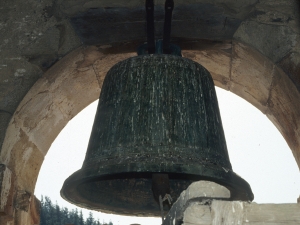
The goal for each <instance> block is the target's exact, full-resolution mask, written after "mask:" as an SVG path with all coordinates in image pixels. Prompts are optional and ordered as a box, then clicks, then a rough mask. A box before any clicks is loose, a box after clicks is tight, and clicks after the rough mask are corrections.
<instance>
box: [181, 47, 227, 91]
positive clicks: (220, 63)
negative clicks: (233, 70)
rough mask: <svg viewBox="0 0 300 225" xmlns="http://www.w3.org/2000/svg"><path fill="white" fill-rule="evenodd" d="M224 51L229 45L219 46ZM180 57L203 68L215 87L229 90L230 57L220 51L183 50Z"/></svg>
mask: <svg viewBox="0 0 300 225" xmlns="http://www.w3.org/2000/svg"><path fill="white" fill-rule="evenodd" d="M221 47H223V48H226V50H228V49H231V45H229V44H227V45H226V46H221ZM182 55H183V56H184V57H186V58H189V59H191V60H193V61H195V62H197V63H199V64H201V65H202V66H204V67H205V68H206V69H207V70H208V71H209V72H210V74H211V75H212V77H213V80H214V83H215V85H217V86H219V87H221V88H224V89H226V90H229V86H230V84H229V82H230V64H231V55H230V54H229V53H227V52H226V51H223V50H222V49H219V50H217V49H214V48H212V49H205V50H199V51H195V50H183V51H182Z"/></svg>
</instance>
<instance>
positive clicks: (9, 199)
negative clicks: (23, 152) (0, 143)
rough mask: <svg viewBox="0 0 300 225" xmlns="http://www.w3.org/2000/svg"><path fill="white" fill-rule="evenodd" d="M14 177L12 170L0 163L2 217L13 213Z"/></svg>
mask: <svg viewBox="0 0 300 225" xmlns="http://www.w3.org/2000/svg"><path fill="white" fill-rule="evenodd" d="M13 195H14V179H13V177H12V172H11V171H10V170H9V169H8V168H7V167H6V166H5V165H4V164H0V217H1V216H6V217H7V216H8V217H12V215H13Z"/></svg>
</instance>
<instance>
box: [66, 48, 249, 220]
mask: <svg viewBox="0 0 300 225" xmlns="http://www.w3.org/2000/svg"><path fill="white" fill-rule="evenodd" d="M153 173H163V174H168V175H169V179H170V191H171V196H172V197H173V199H175V200H176V199H177V197H178V196H179V195H180V193H181V192H182V191H183V190H184V189H186V188H187V187H188V186H189V184H191V183H192V182H194V181H198V180H208V181H214V182H216V183H219V184H221V185H224V186H226V187H227V188H228V189H229V190H230V191H231V199H232V200H244V201H251V200H253V194H252V191H251V188H250V186H249V184H248V183H247V182H246V181H245V180H243V179H242V178H241V177H239V176H238V175H236V174H235V173H234V172H233V171H232V168H231V164H230V161H229V156H228V152H227V147H226V141H225V137H224V132H223V127H222V122H221V117H220V112H219V108H218V102H217V97H216V92H215V88H214V83H213V80H212V77H211V75H210V73H209V72H208V71H207V70H206V69H205V68H204V67H203V66H201V65H200V64H198V63H196V62H193V61H191V60H189V59H186V58H182V57H179V56H174V55H164V54H154V55H142V56H137V57H133V58H129V59H126V60H124V61H122V62H120V63H118V64H116V65H115V66H113V67H112V68H111V69H110V71H109V72H108V74H107V76H106V78H105V80H104V83H103V87H102V91H101V95H100V100H99V104H98V109H97V114H96V117H95V121H94V125H93V129H92V133H91V137H90V141H89V145H88V149H87V153H86V157H85V161H84V163H83V165H82V168H81V169H80V170H78V171H77V172H75V173H74V174H72V175H71V176H70V177H69V178H68V179H67V180H66V181H65V182H64V185H63V187H62V190H61V196H62V197H63V198H64V199H66V200H67V201H69V202H71V203H74V204H75V205H78V206H81V207H85V208H89V209H94V210H98V211H102V212H108V213H114V214H123V215H135V216H159V215H160V214H159V210H158V206H157V204H156V202H155V201H154V199H153V194H152V191H151V176H152V174H153Z"/></svg>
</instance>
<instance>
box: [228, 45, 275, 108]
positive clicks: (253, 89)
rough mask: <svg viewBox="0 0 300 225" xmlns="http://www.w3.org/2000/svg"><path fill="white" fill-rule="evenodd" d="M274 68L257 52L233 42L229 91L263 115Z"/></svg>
mask: <svg viewBox="0 0 300 225" xmlns="http://www.w3.org/2000/svg"><path fill="white" fill-rule="evenodd" d="M274 67H275V66H274V64H273V63H272V62H271V61H270V60H268V59H267V58H266V57H264V56H262V55H261V54H260V53H259V52H258V51H256V50H254V49H253V48H251V47H249V46H246V45H244V44H242V43H238V42H234V43H233V53H232V68H231V87H230V90H231V91H232V92H234V93H235V94H237V95H239V96H241V97H242V98H244V99H247V100H248V101H249V102H250V103H251V104H253V105H254V106H255V107H257V108H258V109H259V110H260V111H262V112H263V113H265V111H266V109H267V107H266V104H267V101H268V98H269V91H270V87H271V83H272V79H273V76H274V69H275V68H274Z"/></svg>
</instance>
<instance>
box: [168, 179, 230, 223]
mask: <svg viewBox="0 0 300 225" xmlns="http://www.w3.org/2000/svg"><path fill="white" fill-rule="evenodd" d="M229 198H230V191H229V190H228V189H227V188H225V187H223V186H221V185H219V184H216V183H214V182H209V181H198V182H194V183H192V184H191V185H190V186H189V187H188V188H187V189H186V190H185V191H183V192H182V193H181V195H180V196H179V198H178V199H177V201H176V202H175V203H174V204H173V206H172V208H171V209H170V211H169V213H168V215H167V216H166V219H165V221H164V223H163V225H180V224H182V221H183V219H184V213H185V211H186V210H193V209H190V208H189V207H190V206H191V205H194V203H200V205H203V206H204V205H205V204H209V203H210V202H211V201H212V200H213V199H229ZM200 207H201V206H200ZM202 209H203V210H204V208H202ZM208 210H209V208H208ZM204 211H205V210H204Z"/></svg>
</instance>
